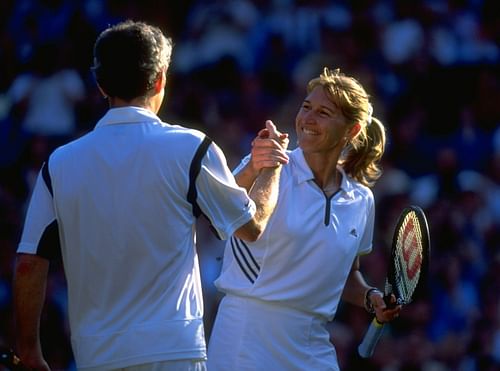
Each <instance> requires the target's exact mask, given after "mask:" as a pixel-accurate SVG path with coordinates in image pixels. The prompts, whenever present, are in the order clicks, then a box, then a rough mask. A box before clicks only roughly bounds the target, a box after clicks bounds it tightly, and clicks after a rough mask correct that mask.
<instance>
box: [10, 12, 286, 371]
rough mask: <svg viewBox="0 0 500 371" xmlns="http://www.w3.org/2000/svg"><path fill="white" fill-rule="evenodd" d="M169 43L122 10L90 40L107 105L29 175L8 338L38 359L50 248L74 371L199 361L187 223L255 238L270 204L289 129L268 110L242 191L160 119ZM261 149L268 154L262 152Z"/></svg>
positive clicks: (205, 143)
mask: <svg viewBox="0 0 500 371" xmlns="http://www.w3.org/2000/svg"><path fill="white" fill-rule="evenodd" d="M171 50H172V43H171V41H170V40H169V39H168V38H166V37H165V36H164V35H163V33H162V32H161V30H160V29H158V28H156V27H154V26H151V25H148V24H145V23H141V22H132V21H127V22H124V23H121V24H118V25H116V26H113V27H110V28H108V29H106V30H105V31H104V32H102V33H101V35H100V36H99V37H98V39H97V41H96V44H95V47H94V66H93V71H94V73H95V77H96V81H97V84H98V86H99V89H100V91H101V92H102V94H103V95H104V96H105V97H107V99H108V100H109V105H110V109H109V111H108V112H107V113H106V114H105V115H104V116H103V117H102V118H101V120H100V121H99V122H98V123H97V125H96V127H95V129H94V130H93V131H91V132H90V133H88V134H86V135H84V136H83V137H81V138H79V139H77V140H75V141H73V142H70V143H68V144H66V145H64V146H62V147H59V148H57V149H56V150H55V151H54V152H53V153H52V154H51V155H50V157H49V160H48V161H47V162H46V163H45V164H44V166H43V167H42V170H41V171H40V174H39V176H38V179H37V182H36V185H35V188H34V191H33V195H32V199H31V201H30V206H29V209H28V211H27V215H26V222H25V227H24V230H23V234H22V237H21V241H20V244H19V247H18V257H17V262H16V268H15V279H14V304H15V314H16V325H17V334H18V339H17V350H18V352H19V356H20V358H21V360H22V361H23V363H25V364H26V365H27V366H28V367H31V368H33V369H39V370H47V369H49V367H48V365H47V363H46V361H45V360H44V358H43V355H42V350H41V346H40V335H39V322H40V315H41V312H42V306H43V302H44V296H45V286H46V280H47V274H48V267H49V261H50V259H53V258H54V257H56V256H58V255H62V260H63V265H64V269H65V274H66V278H67V284H68V304H69V308H68V309H69V322H70V330H71V342H72V348H73V352H74V356H75V361H76V365H77V367H78V369H80V370H92V371H94V370H113V369H121V370H205V367H206V366H205V359H206V345H205V338H204V330H203V321H202V316H203V303H202V294H201V282H200V274H199V266H198V257H197V255H196V250H195V223H196V218H197V216H199V215H200V214H202V213H203V214H204V215H205V216H206V217H207V218H208V219H209V221H210V222H211V224H212V226H213V228H214V230H215V231H216V232H217V234H218V235H219V237H220V238H223V239H225V238H227V237H228V236H230V235H232V234H235V235H236V236H238V237H239V238H241V239H243V240H247V241H254V240H256V239H257V238H258V237H259V236H260V235H261V234H262V232H263V230H264V228H265V227H266V224H267V221H268V220H269V216H270V214H271V213H272V212H273V210H274V207H275V204H276V200H277V190H278V182H279V176H280V170H281V169H280V168H281V166H280V164H283V163H286V162H287V161H288V158H287V155H286V153H285V149H286V145H287V144H288V139H287V137H286V134H281V133H279V132H278V131H277V130H276V128H275V126H274V125H273V124H272V123H271V122H267V123H266V129H264V131H263V132H264V133H265V134H262V135H261V137H260V138H258V139H257V140H256V141H254V143H253V146H254V147H258V148H259V149H260V151H262V153H263V154H264V153H266V154H267V155H266V156H265V158H266V159H268V158H271V162H272V164H269V163H268V164H267V165H268V166H271V165H274V166H273V167H271V168H268V169H263V170H261V171H260V175H259V176H258V178H257V180H256V182H255V184H254V187H253V188H252V189H251V190H250V191H249V192H248V193H247V191H246V190H245V189H244V188H240V187H239V186H238V185H237V184H236V181H235V179H234V177H233V175H232V174H231V172H230V170H229V169H228V167H227V164H226V160H225V157H224V155H223V153H222V151H221V150H220V148H219V147H218V146H217V145H216V144H215V143H213V142H211V140H210V139H209V138H208V137H206V136H205V135H204V134H203V133H202V132H200V131H197V130H193V129H188V128H185V127H182V126H178V125H170V124H167V123H165V122H162V121H161V120H160V119H159V118H158V117H157V116H156V114H157V113H158V110H159V109H160V106H161V104H162V101H163V97H164V88H165V83H166V72H167V69H168V66H169V63H170V55H171ZM269 154H270V155H269Z"/></svg>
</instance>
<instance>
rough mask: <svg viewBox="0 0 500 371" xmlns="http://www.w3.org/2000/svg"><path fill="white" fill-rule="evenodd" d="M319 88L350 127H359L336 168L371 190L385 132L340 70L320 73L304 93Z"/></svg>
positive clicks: (362, 94)
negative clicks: (339, 168) (338, 167)
mask: <svg viewBox="0 0 500 371" xmlns="http://www.w3.org/2000/svg"><path fill="white" fill-rule="evenodd" d="M317 86H322V87H323V89H324V91H325V93H326V95H327V96H328V98H329V99H330V100H331V102H332V103H334V104H335V105H336V106H337V107H338V108H339V109H340V111H341V112H342V114H343V115H344V117H345V118H346V119H347V123H348V125H349V126H350V127H352V126H354V125H355V124H356V123H359V124H360V125H361V129H360V130H359V132H358V134H357V135H356V136H355V137H353V138H352V139H351V141H350V142H349V144H348V145H347V146H346V147H345V148H344V150H343V152H342V154H341V157H340V165H341V166H342V167H343V169H344V171H345V172H346V173H347V174H349V175H350V176H351V177H352V178H353V179H355V180H357V181H358V182H360V183H362V184H364V185H366V186H368V187H372V186H373V185H374V184H375V182H376V181H377V179H378V178H380V176H381V175H382V169H381V167H380V165H379V161H380V159H381V158H382V155H383V154H384V150H385V141H386V137H385V128H384V125H383V124H382V122H381V121H380V120H379V119H377V118H376V117H373V107H372V105H371V103H370V99H369V98H370V97H369V95H368V94H367V93H366V91H365V89H364V88H363V86H362V85H361V84H360V83H359V82H358V81H357V80H356V79H354V78H353V77H350V76H346V75H345V74H343V73H341V72H340V69H338V68H337V69H335V70H333V71H332V70H329V69H328V68H326V67H325V68H324V69H323V73H322V74H321V75H320V76H319V77H317V78H314V79H312V80H311V81H309V83H308V84H307V92H308V93H310V92H311V91H312V90H313V89H314V88H315V87H317Z"/></svg>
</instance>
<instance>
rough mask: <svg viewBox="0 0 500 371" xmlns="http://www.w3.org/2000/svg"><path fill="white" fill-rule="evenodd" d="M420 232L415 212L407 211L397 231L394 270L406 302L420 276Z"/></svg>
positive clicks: (421, 257) (402, 296) (400, 291)
mask: <svg viewBox="0 0 500 371" xmlns="http://www.w3.org/2000/svg"><path fill="white" fill-rule="evenodd" d="M422 250H423V245H422V232H421V226H420V222H419V220H418V218H417V216H416V214H415V213H412V212H410V213H408V214H407V215H406V216H405V218H404V219H403V222H402V223H401V226H400V228H399V231H398V235H397V240H396V256H395V260H396V261H395V270H396V277H398V278H399V279H398V282H396V285H397V286H398V291H399V294H400V296H401V298H402V300H403V301H405V302H408V301H409V300H410V298H411V297H412V295H413V292H414V291H415V289H416V287H417V285H418V281H419V278H420V271H421V268H422V259H423V256H422V254H423V251H422Z"/></svg>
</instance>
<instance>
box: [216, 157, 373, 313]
mask: <svg viewBox="0 0 500 371" xmlns="http://www.w3.org/2000/svg"><path fill="white" fill-rule="evenodd" d="M289 156H290V162H289V163H288V164H287V165H284V166H283V169H282V172H281V178H280V192H279V199H278V204H277V206H276V208H275V211H274V213H273V215H272V216H271V219H270V221H269V223H268V225H267V227H266V230H265V231H264V234H263V235H262V236H261V238H259V240H257V241H256V242H253V243H248V242H244V241H241V240H239V239H237V238H234V237H232V238H231V239H230V240H229V241H228V242H227V245H226V250H225V254H224V263H223V268H222V273H221V275H220V277H219V278H218V279H217V280H216V286H217V287H218V288H219V289H220V290H221V291H223V292H226V293H230V294H234V295H240V296H248V297H253V298H257V299H261V300H266V301H273V302H278V303H283V304H284V305H288V306H291V307H294V308H297V309H299V310H302V311H305V312H309V313H312V314H314V315H318V316H320V317H323V318H325V319H326V320H331V319H332V318H333V316H334V315H335V312H336V310H337V306H338V303H339V300H340V297H341V294H342V290H343V288H344V285H345V282H346V279H347V276H348V274H349V272H350V270H351V267H352V263H353V261H354V259H355V258H356V256H358V255H362V254H366V253H368V252H370V251H371V248H372V237H373V224H374V212H375V211H374V200H373V194H372V192H371V191H370V189H369V188H367V187H365V186H363V185H361V184H359V183H357V182H355V181H354V180H353V179H351V178H350V177H348V176H347V175H346V174H345V172H344V171H343V170H342V169H340V168H339V170H340V171H341V173H342V183H341V187H340V188H341V189H340V190H339V191H338V192H337V193H336V194H334V195H333V196H331V197H327V196H326V195H325V194H324V193H323V191H322V190H321V189H320V188H319V187H318V185H317V184H316V183H315V182H314V181H313V178H314V176H313V173H312V171H311V169H310V168H309V166H308V165H307V163H306V161H305V159H304V155H303V153H302V150H301V149H300V148H297V149H295V150H294V151H291V152H289ZM248 160H249V157H248V156H247V157H246V158H245V159H244V160H243V161H242V163H241V164H240V166H239V167H238V168H237V169H236V170H235V171H234V172H235V173H237V172H238V171H239V169H240V167H242V166H244V164H245V163H246V162H247V161H248Z"/></svg>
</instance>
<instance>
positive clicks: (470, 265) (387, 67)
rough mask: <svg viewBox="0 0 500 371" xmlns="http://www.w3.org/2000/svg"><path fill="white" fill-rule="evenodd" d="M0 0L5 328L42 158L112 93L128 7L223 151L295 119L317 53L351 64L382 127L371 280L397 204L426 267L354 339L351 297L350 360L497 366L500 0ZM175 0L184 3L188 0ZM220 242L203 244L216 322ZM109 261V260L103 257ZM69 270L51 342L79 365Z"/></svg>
mask: <svg viewBox="0 0 500 371" xmlns="http://www.w3.org/2000/svg"><path fill="white" fill-rule="evenodd" d="M168 3H174V2H165V1H160V0H157V1H156V0H141V1H132V0H105V1H101V0H2V1H1V2H0V61H1V72H0V318H1V320H0V344H6V345H10V346H13V345H14V330H13V318H12V297H11V295H12V292H11V282H12V268H13V262H14V259H15V250H16V248H17V243H18V240H19V237H20V233H21V230H22V224H23V219H24V213H25V210H26V206H27V202H28V200H29V197H30V192H31V188H32V185H33V182H34V179H35V177H36V175H37V173H38V170H39V169H40V166H41V164H42V162H43V161H44V160H45V159H46V158H47V157H48V155H49V154H50V152H51V151H52V150H53V149H54V148H55V147H56V146H58V145H61V144H63V143H66V142H67V141H69V140H71V139H74V138H76V137H78V136H80V135H82V134H84V133H86V132H88V131H89V130H92V128H93V126H94V125H95V123H96V121H97V120H98V119H99V118H100V117H101V116H102V115H103V114H104V112H105V111H106V109H107V105H106V101H105V100H103V98H102V97H101V95H100V94H99V92H98V90H97V88H96V86H95V83H94V80H93V76H92V74H91V72H90V66H91V64H92V46H93V43H94V41H95V38H96V37H97V35H98V34H99V33H100V31H102V30H103V29H104V28H105V27H106V26H107V25H108V24H113V23H116V22H117V21H120V20H124V19H127V18H131V19H134V20H146V21H148V22H151V23H154V24H156V25H158V26H160V27H161V28H162V29H163V30H164V31H166V32H167V33H168V34H170V35H171V36H172V37H173V39H174V44H175V46H174V54H173V61H172V65H171V69H170V71H169V76H168V80H169V81H168V83H167V84H168V85H167V91H166V102H165V103H164V106H163V107H162V110H161V111H160V114H159V116H160V117H162V119H164V120H165V121H167V122H170V123H179V124H182V125H185V126H190V127H194V128H198V129H201V130H203V131H205V132H206V133H207V134H209V135H210V136H211V137H212V138H213V139H215V141H216V142H217V143H218V144H219V145H220V146H221V147H222V149H223V150H224V152H225V153H226V156H227V159H228V163H229V165H230V167H234V166H236V164H237V163H238V161H239V159H240V158H241V156H243V155H245V154H246V153H247V152H248V151H249V149H250V142H251V140H252V139H253V137H254V136H255V134H256V133H257V131H258V130H259V129H261V128H262V127H263V126H264V122H265V120H266V119H269V118H270V119H272V120H273V121H274V122H275V123H276V125H277V126H278V128H279V129H280V130H281V131H288V132H289V133H290V134H291V138H292V140H291V145H290V147H291V148H294V146H295V145H294V117H295V114H296V112H297V110H298V108H299V105H300V103H301V101H302V99H303V98H304V96H305V85H306V83H307V81H308V80H309V79H310V78H312V77H314V76H317V75H318V74H319V73H320V71H321V70H322V67H323V66H328V67H331V68H336V67H338V68H340V69H341V71H343V72H345V73H346V74H348V75H353V76H355V77H356V78H357V79H358V80H359V81H360V82H361V83H362V84H363V85H364V86H365V88H366V90H367V91H368V92H369V93H370V95H371V96H372V100H373V106H374V115H375V116H377V117H379V118H380V119H381V120H382V121H383V122H384V123H385V125H386V127H387V131H388V137H389V143H388V147H387V152H386V155H385V157H384V161H383V167H384V175H383V177H382V178H381V179H380V181H379V182H378V183H377V185H376V187H375V188H374V193H375V197H376V202H377V208H376V210H377V216H376V232H375V241H374V251H373V252H372V254H370V255H369V256H367V257H364V258H363V259H362V269H363V270H364V271H365V272H366V276H367V280H368V281H369V282H370V283H371V284H373V285H378V286H379V287H383V283H384V277H385V271H386V266H387V264H386V261H387V256H388V252H389V249H390V243H391V239H392V230H393V228H394V225H395V222H396V219H397V216H398V214H399V212H400V211H401V210H402V208H403V207H404V206H406V205H409V204H416V205H419V206H421V207H422V208H423V209H424V210H425V211H426V213H427V215H428V219H429V224H430V234H431V244H432V250H431V269H430V272H429V279H428V281H427V282H426V285H425V286H424V287H423V288H424V290H422V292H421V296H420V297H419V298H418V300H416V301H414V302H413V303H412V304H411V305H409V306H407V307H406V308H405V309H404V311H403V313H402V316H401V317H400V318H399V319H398V320H396V321H395V322H394V323H393V324H391V325H390V326H389V328H387V329H386V331H385V333H384V336H383V338H382V340H381V342H380V343H379V345H378V347H377V349H376V352H375V355H374V356H373V357H372V358H371V359H369V360H361V359H359V358H358V357H357V356H356V347H357V344H358V343H359V341H360V339H361V338H362V336H363V334H364V331H365V329H366V326H367V325H368V323H369V321H370V320H371V318H370V317H369V315H368V314H367V313H366V312H364V311H363V310H362V309H361V308H355V307H352V306H349V305H348V304H343V305H342V306H341V307H340V309H339V312H338V315H337V318H336V319H335V321H333V322H332V323H331V324H330V327H331V338H332V342H333V343H334V344H335V345H336V347H337V353H338V355H339V361H340V364H341V366H342V367H343V370H384V371H397V370H425V371H448V370H449V371H455V370H459V371H480V370H481V371H490V370H499V369H500V275H499V274H498V272H499V271H500V125H499V124H500V46H499V45H500V12H498V3H497V1H496V0H424V1H418V2H416V1H415V2H413V1H402V0H401V1H398V0H392V1H391V0H372V1H367V0H362V1H355V2H354V1H347V0H339V1H328V0H307V1H306V0H204V1H202V0H191V1H182V2H175V3H179V4H176V5H172V4H170V5H169V4H168ZM180 3H182V5H181V4H180ZM223 246H224V245H223V243H222V242H221V241H218V240H216V239H215V238H214V237H213V236H212V235H211V234H210V232H209V230H208V228H207V226H206V224H205V223H203V222H201V223H200V226H199V228H198V248H199V256H200V259H201V264H202V265H201V269H202V275H203V281H204V294H205V301H206V311H205V314H206V331H207V335H208V336H209V335H210V329H211V324H212V322H213V318H214V315H215V312H216V309H217V303H218V300H219V299H220V296H219V294H218V293H217V292H216V289H215V287H214V286H213V280H214V279H215V278H216V277H217V275H218V272H219V269H220V266H221V256H222V249H223ZM109 263H110V264H113V262H109ZM66 314H67V313H66V292H65V278H64V272H63V270H62V267H61V264H60V263H58V262H55V263H54V264H52V266H51V271H50V279H49V286H48V293H47V300H46V308H45V311H44V316H43V319H42V323H41V331H42V343H43V347H44V353H45V355H46V359H47V360H48V362H49V364H51V365H52V366H53V367H54V368H55V369H73V368H74V365H73V358H72V354H71V349H70V347H69V336H68V328H67V320H66Z"/></svg>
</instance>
